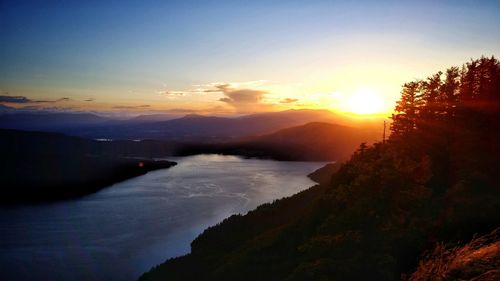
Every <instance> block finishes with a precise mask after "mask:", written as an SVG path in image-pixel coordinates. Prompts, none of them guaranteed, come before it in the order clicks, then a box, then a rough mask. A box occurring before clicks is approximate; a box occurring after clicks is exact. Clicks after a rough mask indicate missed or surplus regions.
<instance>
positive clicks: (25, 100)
mask: <svg viewBox="0 0 500 281" xmlns="http://www.w3.org/2000/svg"><path fill="white" fill-rule="evenodd" d="M0 102H5V103H30V102H33V100H31V99H28V98H27V97H23V96H9V95H1V96H0Z"/></svg>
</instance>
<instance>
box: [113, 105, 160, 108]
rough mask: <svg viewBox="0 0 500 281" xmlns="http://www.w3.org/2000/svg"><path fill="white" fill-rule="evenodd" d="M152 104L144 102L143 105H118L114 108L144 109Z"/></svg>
mask: <svg viewBox="0 0 500 281" xmlns="http://www.w3.org/2000/svg"><path fill="white" fill-rule="evenodd" d="M149 107H151V105H149V104H143V105H117V106H113V108H114V109H144V108H149Z"/></svg>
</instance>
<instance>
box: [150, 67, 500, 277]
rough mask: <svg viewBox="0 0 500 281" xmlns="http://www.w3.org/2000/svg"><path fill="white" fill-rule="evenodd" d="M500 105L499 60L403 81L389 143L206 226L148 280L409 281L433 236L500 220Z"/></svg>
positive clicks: (444, 238) (463, 234)
mask: <svg viewBox="0 0 500 281" xmlns="http://www.w3.org/2000/svg"><path fill="white" fill-rule="evenodd" d="M443 76H444V77H443ZM499 101H500V64H499V62H498V61H497V60H495V59H486V58H482V59H480V60H478V61H473V62H470V63H468V64H467V65H465V66H464V67H463V71H461V72H460V73H459V71H458V68H452V69H450V70H448V71H447V72H446V75H440V74H438V75H434V76H432V77H430V78H429V79H428V80H423V81H417V82H412V83H408V84H405V85H404V87H403V91H402V98H401V100H400V101H399V102H398V106H397V108H396V114H395V116H393V119H394V123H393V125H392V128H391V130H392V135H391V138H390V139H389V141H387V142H386V143H377V144H375V145H373V146H371V147H367V146H365V145H362V146H360V148H359V149H358V150H357V152H356V153H354V154H353V156H352V157H351V159H350V160H349V161H347V162H345V163H344V164H343V165H341V167H340V169H338V171H336V169H335V167H330V168H327V169H323V170H322V172H324V173H326V175H319V174H318V173H321V171H320V172H318V173H316V174H315V177H316V178H319V179H322V181H323V182H324V183H323V184H321V185H319V186H315V187H312V188H310V189H308V190H306V191H303V192H301V193H299V194H297V195H295V196H292V197H290V198H286V199H281V200H278V201H276V202H274V203H272V204H266V205H263V206H260V207H258V208H257V209H256V210H254V211H252V212H249V213H248V214H247V215H244V216H241V215H235V216H232V217H230V218H228V219H226V220H225V221H223V222H222V223H220V224H219V225H217V226H214V227H211V228H209V229H207V230H205V232H204V233H203V234H201V235H200V236H199V237H198V238H196V239H195V240H194V241H193V242H192V244H191V253H190V254H188V255H186V256H183V257H179V258H174V259H170V260H168V261H166V262H165V263H163V264H161V265H159V266H157V267H155V268H153V269H152V270H151V271H150V272H148V273H146V274H144V275H143V276H142V277H141V280H401V278H402V277H403V278H404V276H408V275H407V274H410V273H411V272H414V271H415V270H416V268H417V265H418V260H419V256H420V255H421V254H422V253H423V252H425V251H426V250H430V249H432V248H433V247H434V245H435V244H436V243H438V242H443V243H444V244H455V245H456V243H459V241H468V240H470V239H471V238H472V236H473V235H474V234H475V233H480V234H481V233H488V232H490V231H491V230H493V229H495V228H497V227H499V226H500V213H499V212H498V210H499V209H500V184H499V182H500V181H499V179H498V168H499V167H500V163H499V162H500V152H499V143H498V140H499V139H500V123H499V118H500V103H499ZM332 171H333V173H332ZM335 171H336V172H335ZM328 174H330V181H326V180H324V179H327V178H328ZM486 262H488V261H486ZM492 262H495V261H492ZM489 266H490V267H491V266H492V267H493V268H495V267H498V266H497V265H495V264H490V265H489ZM432 278H433V277H428V278H423V279H422V280H435V279H432ZM449 280H452V279H449ZM487 280H488V279H487ZM490 280H494V279H490Z"/></svg>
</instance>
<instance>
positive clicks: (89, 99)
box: [83, 98, 95, 102]
mask: <svg viewBox="0 0 500 281" xmlns="http://www.w3.org/2000/svg"><path fill="white" fill-rule="evenodd" d="M94 100H95V99H94V98H88V99H85V100H83V101H89V102H90V101H94Z"/></svg>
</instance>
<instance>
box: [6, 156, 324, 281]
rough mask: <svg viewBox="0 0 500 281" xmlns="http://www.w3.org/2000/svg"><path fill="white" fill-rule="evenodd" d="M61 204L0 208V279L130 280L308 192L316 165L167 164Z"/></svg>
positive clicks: (195, 160)
mask: <svg viewBox="0 0 500 281" xmlns="http://www.w3.org/2000/svg"><path fill="white" fill-rule="evenodd" d="M172 160H173V161H176V162H178V165H177V166H175V167H172V168H170V169H165V170H158V171H154V172H150V173H148V174H146V175H143V176H140V177H137V178H133V179H130V180H127V181H124V182H121V183H117V184H115V185H113V186H111V187H109V188H106V189H103V190H101V191H100V192H98V193H95V194H92V195H89V196H86V197H83V198H79V199H75V200H69V201H62V202H56V203H50V204H40V205H34V206H19V207H4V208H0V235H1V238H0V280H136V279H137V278H138V277H139V276H140V275H141V274H142V273H143V272H145V271H147V270H149V269H150V268H151V267H152V266H154V265H156V264H159V263H161V262H163V261H164V260H165V259H167V258H170V257H174V256H179V255H183V254H186V253H188V252H189V250H190V246H189V244H190V242H191V241H192V240H193V239H194V238H195V237H196V236H197V235H198V234H200V233H201V232H202V231H203V229H205V228H207V227H208V226H211V225H214V224H216V223H218V222H220V221H221V220H223V219H224V218H226V217H228V216H230V215H232V214H237V213H246V212H247V211H249V210H251V209H254V208H255V207H257V206H258V205H260V204H262V203H265V202H270V201H272V200H274V199H277V198H281V197H284V196H290V195H292V194H295V193H297V192H299V191H301V190H303V189H305V188H308V187H310V186H312V185H314V182H312V181H311V180H310V179H308V178H307V174H309V173H311V172H313V171H314V170H316V169H318V168H320V167H321V166H323V165H324V163H318V162H279V161H271V160H257V159H243V158H240V157H236V156H221V155H196V156H190V157H181V158H173V159H172Z"/></svg>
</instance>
